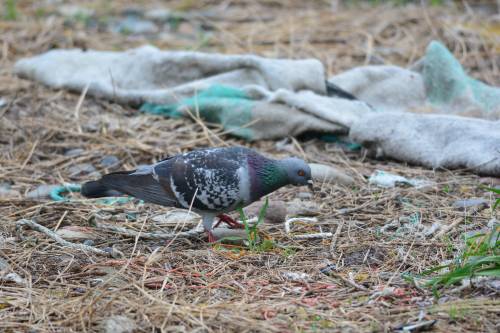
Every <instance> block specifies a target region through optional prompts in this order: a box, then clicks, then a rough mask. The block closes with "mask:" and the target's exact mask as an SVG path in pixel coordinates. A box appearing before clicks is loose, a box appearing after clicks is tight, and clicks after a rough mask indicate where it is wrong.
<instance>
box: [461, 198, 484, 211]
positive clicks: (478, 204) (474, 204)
mask: <svg viewBox="0 0 500 333" xmlns="http://www.w3.org/2000/svg"><path fill="white" fill-rule="evenodd" d="M452 206H453V207H454V208H477V209H482V208H487V207H488V206H489V202H488V200H486V199H483V198H472V199H461V200H457V201H455V202H454V203H453V205H452Z"/></svg>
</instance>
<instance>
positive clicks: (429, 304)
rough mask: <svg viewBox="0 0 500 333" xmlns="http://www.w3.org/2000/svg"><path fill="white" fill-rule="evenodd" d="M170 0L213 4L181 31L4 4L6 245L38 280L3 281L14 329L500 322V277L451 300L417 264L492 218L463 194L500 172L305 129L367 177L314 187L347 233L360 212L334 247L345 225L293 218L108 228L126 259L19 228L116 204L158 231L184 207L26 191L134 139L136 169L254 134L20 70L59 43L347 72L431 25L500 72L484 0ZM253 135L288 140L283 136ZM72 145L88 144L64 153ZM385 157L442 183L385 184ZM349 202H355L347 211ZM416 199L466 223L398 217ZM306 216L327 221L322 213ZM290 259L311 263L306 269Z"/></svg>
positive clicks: (116, 5) (107, 11) (106, 12)
mask: <svg viewBox="0 0 500 333" xmlns="http://www.w3.org/2000/svg"><path fill="white" fill-rule="evenodd" d="M306 3H307V4H306ZM332 3H333V4H334V3H336V1H332ZM85 6H86V7H89V8H93V9H94V10H95V11H96V16H97V17H103V18H104V17H108V16H111V15H112V14H113V13H119V12H120V11H121V10H122V9H123V8H124V7H125V1H118V2H113V4H112V5H105V4H103V2H100V1H93V2H88V3H86V5H85ZM169 6H171V8H177V9H184V10H190V11H194V10H198V9H199V10H201V9H203V10H208V9H210V13H211V14H210V15H205V16H204V17H203V16H200V15H196V16H193V17H192V18H191V19H190V20H188V21H186V22H183V23H181V25H180V27H179V31H180V32H178V33H175V32H172V33H169V34H167V35H165V36H163V37H161V38H154V39H151V40H148V39H146V38H145V37H134V36H125V35H120V34H113V33H110V32H107V31H101V29H97V28H95V29H94V28H92V26H91V27H86V26H85V24H84V22H82V21H81V20H73V21H72V22H66V23H65V22H64V19H63V18H61V17H60V16H57V15H55V16H54V15H52V16H51V15H50V13H51V11H52V10H56V9H57V8H56V6H55V5H53V8H50V5H42V2H40V3H39V2H36V1H34V2H30V1H26V2H24V1H22V2H19V3H18V4H17V8H18V14H19V15H18V18H17V19H16V20H13V21H9V20H0V30H1V31H2V33H1V34H0V46H1V52H0V97H1V98H3V99H5V101H6V102H7V103H8V104H7V106H4V107H1V108H0V183H1V182H9V183H11V184H12V192H11V193H10V194H9V196H8V197H3V198H0V233H1V236H2V237H1V238H0V259H3V260H5V261H6V262H8V263H9V264H10V265H11V267H12V270H13V271H14V272H16V273H17V274H19V275H20V276H21V277H23V278H24V279H25V280H26V281H27V285H26V286H22V285H19V284H16V283H12V282H0V330H3V331H6V332H14V331H16V332H18V331H30V332H38V331H101V330H103V329H104V328H105V326H106V325H107V324H108V325H109V322H107V324H106V321H107V320H109V318H111V317H112V316H113V315H124V316H126V317H128V318H130V319H132V320H133V321H134V322H135V323H136V325H137V326H136V330H137V331H154V330H158V331H179V332H182V331H237V332H245V331H265V332H292V331H347V332H359V331H389V330H392V329H394V328H395V327H397V326H398V325H399V324H403V323H407V322H412V321H415V320H417V318H418V317H419V315H423V316H424V318H425V319H437V320H438V321H437V323H436V325H435V327H434V329H435V330H436V331H441V332H463V331H481V332H496V331H497V330H498V323H499V314H500V310H499V309H500V301H499V300H498V291H495V290H489V289H485V288H476V289H472V290H470V289H468V290H464V291H462V292H460V293H458V294H457V293H448V292H444V293H443V295H442V297H441V298H440V299H439V300H437V299H434V298H433V295H432V293H431V292H430V291H428V290H424V289H421V288H417V287H415V286H412V285H410V284H408V283H407V282H405V281H403V280H402V279H401V277H400V274H401V273H403V272H408V273H412V274H418V273H420V272H422V271H424V270H426V269H428V268H430V267H433V266H436V265H439V264H440V263H442V262H443V261H445V260H449V259H452V258H453V257H454V256H455V255H456V252H457V251H459V250H460V248H461V246H462V245H463V241H462V238H461V235H462V234H463V233H464V232H465V231H471V230H478V229H481V228H483V227H484V226H485V225H486V224H487V222H488V221H489V220H490V219H491V218H492V214H494V213H492V212H491V210H490V209H482V210H478V211H474V210H466V211H464V210H460V209H458V210H457V209H455V208H452V207H451V205H452V203H453V201H454V200H456V199H462V198H472V197H481V196H486V194H485V192H484V191H483V190H481V189H479V188H478V184H480V183H491V182H495V181H497V182H498V179H497V180H494V179H480V178H479V177H477V176H474V175H471V174H469V173H467V172H466V171H453V172H448V171H431V170H425V169H421V168H418V167H412V166H405V165H401V164H397V163H393V162H381V161H375V160H369V159H366V158H364V157H363V155H362V154H358V153H351V152H345V151H343V150H342V149H340V148H338V147H336V146H335V145H332V144H328V143H324V142H321V141H319V140H308V141H302V142H300V147H301V149H303V151H304V152H305V155H306V157H307V158H308V159H309V160H310V161H314V162H320V163H326V164H331V165H334V166H337V167H339V168H343V169H345V170H346V171H347V172H349V173H351V174H352V175H354V176H355V178H356V182H357V183H356V186H355V188H345V187H342V186H339V185H335V184H333V185H332V184H324V185H322V186H321V191H318V192H317V193H315V194H314V197H313V198H312V200H313V201H315V202H317V203H318V204H319V205H320V207H321V210H320V213H319V216H318V219H319V223H318V224H319V225H320V226H321V228H322V230H323V231H331V232H333V233H335V231H336V230H337V227H338V226H339V225H340V224H342V225H343V227H342V229H341V230H340V232H339V233H337V234H336V236H334V237H335V244H334V245H335V246H331V241H332V240H330V239H327V240H308V241H294V240H292V239H291V238H290V237H289V236H288V235H287V234H286V233H285V232H284V229H283V226H281V225H264V226H262V227H261V229H262V232H264V233H265V234H266V236H267V237H269V238H271V239H273V240H274V242H275V243H277V244H279V247H276V248H274V249H272V250H269V251H267V252H262V253H255V252H250V251H248V250H246V249H244V248H238V247H236V248H222V247H212V246H211V245H209V244H208V243H206V241H205V240H203V239H200V240H186V239H176V240H175V241H174V242H167V243H165V242H160V241H153V240H144V239H141V238H130V237H122V236H120V235H117V234H115V233H112V232H108V231H99V233H98V237H97V239H96V240H95V246H96V247H99V248H105V247H111V246H114V247H115V248H116V249H117V250H119V251H121V252H122V253H123V257H122V258H113V259H111V258H109V257H105V256H98V255H93V254H87V253H82V252H78V251H75V250H72V249H68V248H63V247H61V246H59V245H58V244H56V243H54V242H53V241H52V240H49V239H48V238H47V237H45V236H44V235H42V234H40V233H37V232H33V231H27V230H22V231H20V230H17V231H16V221H18V220H20V219H34V220H36V221H37V222H38V223H40V224H42V225H44V226H46V227H48V228H50V229H54V228H55V227H56V225H59V227H64V226H68V225H76V226H89V225H90V226H91V225H92V221H93V218H94V216H95V213H96V212H99V211H101V212H102V211H107V212H108V213H109V214H113V215H114V216H115V220H116V221H117V222H115V223H117V224H118V223H119V224H120V225H122V226H126V227H128V228H130V229H134V230H142V231H158V230H160V226H159V225H158V224H155V223H154V222H153V221H152V220H151V217H152V216H153V215H156V214H158V213H159V212H166V211H168V209H167V208H162V207H158V206H154V205H149V204H146V205H139V204H138V203H137V202H130V203H127V204H125V205H119V206H118V205H117V206H112V207H110V206H103V205H99V204H98V203H96V202H95V201H91V200H83V199H82V200H79V199H81V198H80V197H79V196H78V195H74V196H73V198H74V199H75V201H72V202H66V203H60V202H50V201H47V202H35V201H29V200H26V199H25V193H27V192H28V191H30V190H32V189H34V188H36V187H37V186H38V185H40V184H60V183H63V182H69V181H70V182H83V181H85V180H87V179H89V178H90V176H88V175H81V176H79V175H71V171H70V168H71V167H72V166H75V165H78V164H81V163H92V164H93V165H94V166H96V168H97V171H98V172H101V173H104V172H107V171H109V170H107V169H105V168H102V167H99V162H100V159H101V157H102V156H104V155H107V154H113V155H115V156H117V157H118V158H119V159H120V165H121V167H122V168H133V167H134V166H136V165H138V164H141V163H150V162H152V161H155V160H157V159H159V158H161V157H162V156H165V155H170V154H175V153H178V152H181V151H186V150H189V149H192V148H195V147H201V146H207V145H213V144H215V145H221V144H229V145H233V144H246V143H245V142H241V141H238V140H235V139H234V138H231V137H229V136H224V135H222V136H220V138H222V140H224V141H221V140H220V139H218V138H219V134H218V133H220V132H221V129H220V128H217V127H216V126H210V130H211V131H210V132H209V131H207V130H206V127H205V125H204V124H201V123H199V122H193V121H191V120H187V119H183V120H172V119H162V118H156V117H152V116H145V115H142V114H138V113H137V111H136V110H133V109H130V108H128V107H125V106H120V105H117V104H114V103H112V102H109V101H103V100H97V99H93V98H85V99H84V100H83V103H82V105H81V107H80V108H79V109H78V112H76V109H75V108H77V105H78V101H79V97H80V96H78V95H76V94H72V93H68V92H66V91H55V90H50V89H47V88H45V87H42V86H40V85H38V84H36V83H33V82H29V81H24V80H21V79H19V78H17V77H15V76H14V75H13V74H12V65H13V63H14V62H15V61H16V60H17V59H19V58H21V57H25V56H29V55H32V54H38V53H41V52H44V51H47V50H49V49H51V48H56V47H64V48H69V47H88V48H96V49H126V48H129V47H135V46H138V45H141V44H143V43H146V42H150V43H153V44H155V45H157V46H159V47H161V48H164V49H195V50H201V51H210V52H212V51H218V52H223V53H243V52H253V53H257V54H260V55H265V56H270V57H291V58H302V57H316V58H319V59H320V60H321V61H323V62H324V63H325V64H326V66H327V68H328V71H329V73H330V74H333V73H337V72H339V71H341V70H345V69H348V68H352V67H355V66H359V65H364V64H369V63H385V64H396V65H401V66H407V65H409V64H411V63H412V62H414V61H415V60H417V59H418V58H419V57H420V56H421V55H422V54H423V52H424V50H425V46H426V45H427V43H428V42H429V41H430V40H431V39H440V40H443V41H444V42H445V43H446V44H447V46H448V47H449V48H450V49H451V50H453V52H454V53H455V55H456V56H457V57H458V59H460V61H461V62H462V63H463V64H464V65H465V66H466V67H467V68H468V69H470V73H471V74H472V75H473V76H475V77H477V78H480V79H482V80H484V81H486V82H488V83H490V84H494V85H498V84H499V83H500V73H499V70H498V66H499V65H500V57H499V54H500V53H499V48H500V43H499V40H498V35H495V34H494V33H493V35H492V31H493V32H495V31H498V24H499V23H498V16H497V17H496V18H495V17H494V16H492V15H491V14H490V15H488V14H485V13H483V12H481V11H480V10H479V9H478V8H476V7H472V8H470V7H469V8H465V9H464V8H452V7H446V8H444V7H419V6H405V7H393V6H390V5H380V6H369V5H362V6H361V5H359V6H355V5H351V6H340V8H339V9H338V12H337V13H336V14H335V15H333V14H332V12H331V6H332V4H331V3H330V2H327V1H312V2H304V3H302V2H300V1H290V2H285V1H281V0H277V1H267V0H266V1H259V2H253V1H241V2H230V1H227V2H223V3H216V2H213V1H203V2H194V1H186V0H183V1H171V2H169ZM153 7H154V6H153ZM40 8H43V10H42V9H40ZM200 27H204V28H205V30H206V31H208V32H205V37H200V34H199V33H198V32H197V30H196V29H198V28H200ZM495 29H496V30H495ZM495 38H496V39H495ZM251 146H252V147H253V148H256V149H258V150H260V151H263V152H265V153H268V154H271V155H275V156H280V155H284V154H285V153H284V152H282V151H278V150H277V149H276V146H275V143H274V142H271V141H264V142H258V143H254V144H252V145H251ZM73 148H81V149H83V151H82V152H81V153H80V154H78V156H77V157H68V156H65V152H66V151H68V150H69V149H73ZM295 149H296V152H297V154H299V150H298V149H297V147H295ZM376 169H382V170H385V171H389V172H395V173H398V174H401V175H404V176H407V177H420V178H424V179H428V180H431V181H433V182H434V183H435V185H434V186H430V187H428V188H425V189H414V188H401V187H398V188H394V189H379V188H376V187H373V186H369V185H368V184H367V183H366V181H365V178H366V176H369V175H370V174H371V173H372V172H373V171H374V170H376ZM16 191H17V194H16ZM296 196H297V191H296V190H295V189H290V188H285V189H281V190H279V191H278V192H276V193H274V194H272V195H271V196H270V197H271V199H283V200H285V201H290V200H292V199H294V198H295V197H296ZM490 198H491V197H490ZM491 201H493V200H492V199H491ZM341 209H351V210H350V213H348V214H342V211H341ZM402 216H414V217H416V218H418V219H420V220H421V221H422V223H423V224H424V225H425V226H430V225H432V223H435V222H439V223H440V224H442V225H451V224H454V227H453V228H452V229H451V230H449V231H448V232H447V234H446V237H444V238H436V239H434V238H432V237H427V238H425V237H423V238H419V237H417V236H416V235H415V234H391V233H383V232H381V228H382V227H383V226H384V225H386V224H388V223H390V222H391V221H393V220H396V219H398V218H399V217H402ZM297 228H298V229H296V230H299V231H302V232H317V230H318V225H311V224H303V225H298V226H297ZM328 264H335V265H336V270H335V271H334V272H332V274H330V275H325V274H323V273H321V271H320V270H321V269H322V268H324V267H325V266H327V265H328ZM287 272H299V273H306V274H308V278H307V279H303V280H293V279H290V278H287V277H286V273H287ZM389 287H394V288H395V289H392V293H389V294H383V295H379V294H377V292H378V291H381V290H384V288H389ZM386 290H388V289H386ZM377 295H378V296H377Z"/></svg>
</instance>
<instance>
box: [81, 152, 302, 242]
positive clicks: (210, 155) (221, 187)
mask: <svg viewBox="0 0 500 333" xmlns="http://www.w3.org/2000/svg"><path fill="white" fill-rule="evenodd" d="M285 185H296V186H302V185H308V186H309V187H311V189H312V178H311V169H310V167H309V165H308V164H307V163H306V162H305V161H303V160H301V159H299V158H296V157H290V158H285V159H282V160H275V159H270V158H267V157H265V156H263V155H261V154H259V153H257V152H256V151H254V150H252V149H249V148H245V147H222V148H204V149H197V150H193V151H190V152H187V153H183V154H179V155H175V156H171V157H167V158H165V159H163V160H161V161H160V162H158V163H155V164H152V165H146V166H141V167H139V168H138V169H137V170H132V171H118V172H113V173H110V174H107V175H104V176H102V177H101V178H100V179H99V180H96V181H89V182H86V183H85V184H83V186H82V188H81V193H82V195H83V196H85V197H88V198H99V197H106V196H117V195H130V196H133V197H136V198H139V199H142V200H144V201H145V202H150V203H153V204H158V205H162V206H167V207H177V208H184V209H191V210H193V211H194V212H196V213H198V214H200V215H201V216H202V223H203V227H204V229H205V231H206V232H207V233H208V238H209V242H214V241H215V237H214V236H213V234H212V225H213V222H214V220H215V218H216V217H217V218H218V219H219V222H218V223H220V222H221V221H223V222H225V223H227V224H229V225H230V226H232V227H241V224H239V223H237V222H236V221H235V220H234V219H232V218H231V217H230V216H228V215H226V213H229V212H231V211H234V210H236V209H239V208H243V207H245V206H247V205H249V204H251V203H252V202H254V201H257V200H259V199H260V198H261V197H263V196H265V195H267V194H269V193H271V192H274V191H275V190H277V189H279V188H280V187H283V186H285Z"/></svg>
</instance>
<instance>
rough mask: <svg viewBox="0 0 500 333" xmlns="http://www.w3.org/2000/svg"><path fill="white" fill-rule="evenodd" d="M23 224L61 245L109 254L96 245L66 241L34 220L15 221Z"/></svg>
mask: <svg viewBox="0 0 500 333" xmlns="http://www.w3.org/2000/svg"><path fill="white" fill-rule="evenodd" d="M23 226H27V227H29V228H31V229H33V230H36V231H39V232H41V233H43V234H45V235H47V236H48V237H50V238H52V239H53V240H55V241H56V242H57V243H59V244H61V245H62V246H65V247H69V248H72V249H75V250H78V251H84V252H92V253H95V254H99V255H104V256H110V253H108V252H106V251H104V250H101V249H98V248H96V247H93V246H88V245H84V244H76V243H72V242H68V241H67V240H65V239H63V238H62V237H61V236H59V235H58V234H56V233H55V232H53V231H52V230H50V229H47V228H46V227H44V226H43V225H40V224H38V223H36V222H35V221H32V220H26V219H22V220H19V221H17V222H16V227H23Z"/></svg>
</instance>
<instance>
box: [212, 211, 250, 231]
mask: <svg viewBox="0 0 500 333" xmlns="http://www.w3.org/2000/svg"><path fill="white" fill-rule="evenodd" d="M217 217H218V218H219V222H217V224H215V227H217V226H218V225H219V224H220V223H221V222H225V223H226V224H227V225H229V226H230V227H231V228H232V229H244V228H245V226H244V225H243V224H241V223H238V222H236V220H235V219H233V218H232V217H231V216H229V215H226V214H220V215H217ZM215 227H214V228H215Z"/></svg>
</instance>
